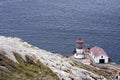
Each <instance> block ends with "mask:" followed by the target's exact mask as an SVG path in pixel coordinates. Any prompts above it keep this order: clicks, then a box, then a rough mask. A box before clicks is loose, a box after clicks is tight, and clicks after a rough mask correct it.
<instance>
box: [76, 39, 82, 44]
mask: <svg viewBox="0 0 120 80" xmlns="http://www.w3.org/2000/svg"><path fill="white" fill-rule="evenodd" d="M83 42H84V41H83V40H82V39H80V38H79V39H78V40H77V41H76V43H78V44H83Z"/></svg>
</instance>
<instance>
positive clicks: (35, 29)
mask: <svg viewBox="0 0 120 80" xmlns="http://www.w3.org/2000/svg"><path fill="white" fill-rule="evenodd" d="M0 36H10V37H18V38H21V39H23V40H24V41H26V42H28V43H30V44H32V45H34V46H37V47H39V48H41V49H45V50H47V51H50V52H53V53H55V54H56V53H58V54H61V55H69V54H71V53H72V51H73V49H74V48H75V41H76V40H77V39H78V38H82V39H83V40H84V45H85V44H88V45H89V46H90V47H91V48H92V47H94V46H99V47H101V48H103V49H104V50H105V52H106V53H107V54H108V55H109V56H110V57H111V58H112V59H113V61H115V62H116V63H120V0H0ZM11 47H12V45H11Z"/></svg>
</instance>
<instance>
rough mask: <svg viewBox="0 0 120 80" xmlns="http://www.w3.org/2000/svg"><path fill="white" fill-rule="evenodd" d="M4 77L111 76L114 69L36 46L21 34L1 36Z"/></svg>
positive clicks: (0, 74) (78, 79) (95, 79)
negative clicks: (107, 69)
mask: <svg viewBox="0 0 120 80" xmlns="http://www.w3.org/2000/svg"><path fill="white" fill-rule="evenodd" d="M0 79H2V80H11V79H12V80H17V79H18V80H59V79H61V80H108V79H109V80H110V79H111V73H109V72H107V71H105V70H101V69H99V68H96V67H93V66H87V65H83V64H82V63H80V62H79V61H76V60H71V59H68V58H65V57H63V56H61V55H59V54H53V53H51V52H47V51H45V50H42V49H39V48H37V47H34V46H32V45H30V44H28V43H27V42H24V41H23V40H21V39H19V38H11V37H4V36H0Z"/></svg>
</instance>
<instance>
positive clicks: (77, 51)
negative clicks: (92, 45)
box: [76, 48, 84, 54]
mask: <svg viewBox="0 0 120 80" xmlns="http://www.w3.org/2000/svg"><path fill="white" fill-rule="evenodd" d="M83 51H84V50H83V49H77V48H76V53H78V54H79V53H80V54H82V53H83Z"/></svg>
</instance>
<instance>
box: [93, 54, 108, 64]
mask: <svg viewBox="0 0 120 80" xmlns="http://www.w3.org/2000/svg"><path fill="white" fill-rule="evenodd" d="M100 59H104V60H105V63H108V57H107V56H105V55H100V56H98V57H95V63H99V60H100Z"/></svg>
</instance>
